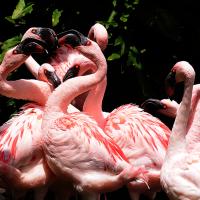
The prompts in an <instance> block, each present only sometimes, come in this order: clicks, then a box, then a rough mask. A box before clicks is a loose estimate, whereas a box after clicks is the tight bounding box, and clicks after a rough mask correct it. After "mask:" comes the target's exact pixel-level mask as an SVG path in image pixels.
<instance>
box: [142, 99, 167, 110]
mask: <svg viewBox="0 0 200 200" xmlns="http://www.w3.org/2000/svg"><path fill="white" fill-rule="evenodd" d="M141 108H143V110H144V111H146V112H155V111H157V110H159V109H163V108H164V105H163V103H162V102H161V101H160V100H158V99H152V98H151V99H147V100H146V101H144V102H143V103H142V105H141Z"/></svg>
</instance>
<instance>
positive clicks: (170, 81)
mask: <svg viewBox="0 0 200 200" xmlns="http://www.w3.org/2000/svg"><path fill="white" fill-rule="evenodd" d="M175 76H176V73H175V72H170V73H169V74H168V75H167V77H166V79H165V89H166V93H167V95H168V96H169V98H171V97H172V96H173V95H174V91H175V86H176V78H175Z"/></svg>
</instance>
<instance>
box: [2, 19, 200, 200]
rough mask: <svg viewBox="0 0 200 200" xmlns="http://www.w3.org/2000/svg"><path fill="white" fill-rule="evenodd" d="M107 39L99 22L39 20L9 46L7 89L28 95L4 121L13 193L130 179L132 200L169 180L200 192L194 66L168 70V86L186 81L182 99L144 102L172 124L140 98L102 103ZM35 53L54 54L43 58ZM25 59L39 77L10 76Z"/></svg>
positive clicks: (172, 194) (111, 187)
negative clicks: (69, 25) (55, 24)
mask: <svg viewBox="0 0 200 200" xmlns="http://www.w3.org/2000/svg"><path fill="white" fill-rule="evenodd" d="M107 44H108V33H107V30H106V29H105V27H104V26H103V25H101V24H99V23H97V24H95V25H93V26H92V27H91V29H90V30H89V32H88V36H87V37H86V36H84V35H83V34H81V33H80V32H78V31H76V30H69V31H66V32H63V33H61V34H56V33H55V32H54V31H53V30H52V29H50V28H38V27H33V28H30V29H28V30H27V31H26V32H25V34H24V35H23V37H22V40H21V42H20V43H19V44H18V45H17V46H16V47H14V48H12V49H10V50H9V51H7V52H6V54H5V56H4V59H3V61H2V63H1V65H0V94H1V95H4V96H6V97H10V98H15V99H23V100H27V101H29V103H27V104H25V105H24V106H22V107H21V111H20V112H19V113H18V114H16V115H15V116H14V117H12V118H11V119H9V120H8V121H7V122H5V123H4V124H3V125H2V126H1V127H0V188H1V189H2V191H6V192H7V193H9V194H11V195H10V197H9V198H11V199H16V200H20V199H24V198H25V196H26V194H27V193H28V192H29V191H30V190H31V191H33V194H34V199H35V200H44V198H45V196H46V194H47V193H48V192H49V191H52V192H53V193H54V194H55V195H54V196H55V199H57V200H69V199H71V198H77V194H78V198H80V199H83V200H100V198H101V195H102V194H104V193H107V192H112V191H115V190H117V189H119V188H121V187H123V186H126V187H127V189H128V192H129V196H130V199H132V200H139V199H141V195H142V196H145V198H146V199H150V200H154V199H155V198H156V194H157V192H160V191H161V190H163V191H164V192H165V193H166V194H167V196H168V197H169V199H171V200H200V182H199V181H200V151H198V148H200V137H199V130H200V120H199V117H200V116H199V115H200V105H199V104H200V103H199V101H198V97H199V94H200V92H199V87H198V85H194V79H195V71H194V69H193V67H192V66H191V65H190V64H189V63H188V62H186V61H180V62H177V63H176V64H175V65H174V66H173V67H172V69H171V72H170V73H169V75H168V76H167V78H166V82H167V83H168V84H167V92H168V95H172V94H173V92H174V91H175V86H176V84H178V83H180V82H183V83H184V93H183V97H182V101H181V103H180V104H178V103H176V102H175V101H170V100H169V99H163V100H156V99H149V100H147V101H146V102H145V103H144V104H143V106H144V107H146V106H148V105H150V104H151V106H155V108H156V109H157V111H158V112H160V113H162V114H165V115H167V116H170V117H172V118H175V121H174V124H173V127H172V130H170V129H169V128H168V127H167V126H166V125H165V124H164V123H163V122H162V121H161V120H159V119H158V118H156V117H154V116H153V115H151V114H149V113H148V112H145V111H144V110H143V109H142V108H140V107H139V106H137V105H134V104H126V105H121V106H120V107H118V108H116V109H114V110H113V111H112V112H110V113H108V112H105V111H103V110H102V101H103V97H104V93H105V90H106V84H107V76H106V73H107V62H106V58H105V56H104V53H103V51H104V49H105V48H106V46H107ZM32 54H46V55H48V60H47V62H46V63H44V64H42V65H40V64H38V62H37V61H36V60H35V59H34V57H33V56H32ZM22 64H25V65H26V66H27V68H28V69H29V71H30V72H31V73H32V74H33V75H34V76H35V78H36V79H28V80H27V79H19V80H14V81H13V80H7V77H8V76H9V74H10V73H11V72H13V71H14V70H15V69H17V68H18V67H20V66H22ZM193 85H194V87H193ZM80 102H82V104H83V105H80ZM2 198H5V197H3V196H2ZM0 199H1V196H0Z"/></svg>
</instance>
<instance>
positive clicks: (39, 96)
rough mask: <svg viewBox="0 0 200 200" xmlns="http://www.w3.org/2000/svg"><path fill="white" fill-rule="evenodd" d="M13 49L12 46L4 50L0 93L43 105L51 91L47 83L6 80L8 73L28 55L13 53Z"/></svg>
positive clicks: (0, 66) (0, 71) (0, 68)
mask: <svg viewBox="0 0 200 200" xmlns="http://www.w3.org/2000/svg"><path fill="white" fill-rule="evenodd" d="M13 50H14V48H13V49H11V50H9V51H7V52H6V54H5V56H4V59H3V61H2V63H1V65H0V94H1V95H4V96H6V97H10V98H15V99H23V100H30V101H34V102H37V103H38V104H41V105H44V104H45V102H46V100H47V97H48V95H49V94H50V93H51V88H50V86H49V85H48V84H47V83H44V82H42V81H37V80H26V79H20V80H15V81H7V77H8V75H9V74H10V73H11V72H12V71H14V70H15V69H16V68H18V67H19V66H20V65H22V64H23V63H24V62H25V60H26V59H27V57H28V56H27V55H24V54H13Z"/></svg>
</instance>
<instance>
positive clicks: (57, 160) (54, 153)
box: [38, 39, 146, 193]
mask: <svg viewBox="0 0 200 200" xmlns="http://www.w3.org/2000/svg"><path fill="white" fill-rule="evenodd" d="M76 49H77V50H78V51H80V52H81V53H82V54H83V55H84V56H86V57H88V58H89V59H91V60H92V61H93V62H95V64H96V65H97V67H98V70H97V71H96V72H95V73H93V74H90V75H87V76H80V77H76V78H72V79H69V80H68V81H66V82H64V83H62V84H61V85H60V86H59V87H57V88H56V89H55V90H54V91H53V93H52V94H51V95H50V97H49V98H48V100H47V103H46V106H45V112H44V117H43V121H42V132H43V134H44V136H43V138H42V141H41V142H40V143H39V144H38V146H39V147H42V148H43V151H44V155H45V158H46V161H47V163H48V165H49V167H50V168H51V170H52V171H53V172H54V173H55V174H56V175H57V176H58V177H60V178H62V179H64V180H66V181H68V180H71V181H72V182H73V185H74V187H75V188H76V189H77V190H78V191H82V192H90V193H101V192H105V191H111V190H115V189H117V188H119V187H121V186H122V185H124V184H125V183H127V182H129V181H133V182H134V180H135V179H136V180H137V179H140V180H144V181H146V180H145V174H146V171H145V170H144V169H143V167H141V166H140V167H138V168H135V167H134V166H133V165H130V163H129V162H128V160H127V159H126V156H125V155H124V154H123V152H122V150H121V149H120V148H119V147H118V146H117V145H116V144H115V143H114V141H113V140H112V139H111V138H110V137H109V136H107V135H106V134H105V133H104V132H103V130H102V129H100V128H99V126H98V125H97V123H96V122H95V120H93V119H92V118H90V117H89V116H88V115H86V114H84V113H82V112H76V113H71V114H70V113H66V108H67V106H68V104H69V103H70V102H71V100H72V99H74V98H75V97H76V96H78V95H79V94H81V93H83V92H86V91H87V90H89V89H90V88H91V87H93V86H94V85H95V84H97V83H98V82H100V81H102V79H103V78H104V76H105V74H106V66H107V65H106V60H105V57H104V56H103V54H102V52H101V50H100V48H99V46H98V45H97V44H96V43H95V42H93V41H91V40H89V39H88V40H87V44H86V46H78V47H76Z"/></svg>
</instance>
